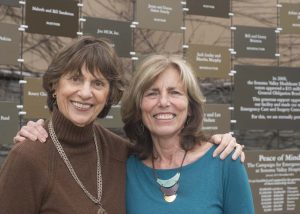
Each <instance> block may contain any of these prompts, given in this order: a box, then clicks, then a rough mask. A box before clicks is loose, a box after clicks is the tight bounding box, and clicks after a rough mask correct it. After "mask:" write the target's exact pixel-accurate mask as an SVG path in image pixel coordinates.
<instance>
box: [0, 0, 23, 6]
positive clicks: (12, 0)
mask: <svg viewBox="0 0 300 214" xmlns="http://www.w3.org/2000/svg"><path fill="white" fill-rule="evenodd" d="M1 4H3V5H7V6H11V7H20V4H19V0H0V5H1Z"/></svg>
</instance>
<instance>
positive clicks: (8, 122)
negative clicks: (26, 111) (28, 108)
mask: <svg viewBox="0 0 300 214" xmlns="http://www.w3.org/2000/svg"><path fill="white" fill-rule="evenodd" d="M0 109H1V111H0V133H1V140H0V144H9V143H12V142H13V137H14V136H15V135H16V133H17V131H18V129H19V116H18V109H17V103H14V102H0Z"/></svg>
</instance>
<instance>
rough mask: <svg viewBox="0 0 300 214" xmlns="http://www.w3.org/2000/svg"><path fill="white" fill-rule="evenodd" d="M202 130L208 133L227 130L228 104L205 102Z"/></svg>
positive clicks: (228, 118)
mask: <svg viewBox="0 0 300 214" xmlns="http://www.w3.org/2000/svg"><path fill="white" fill-rule="evenodd" d="M202 130H203V131H204V132H205V133H207V134H209V135H213V134H218V133H227V132H229V131H230V111H229V104H205V106H204V118H203V127H202Z"/></svg>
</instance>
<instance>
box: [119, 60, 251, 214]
mask: <svg viewBox="0 0 300 214" xmlns="http://www.w3.org/2000/svg"><path fill="white" fill-rule="evenodd" d="M203 100H204V99H203V96H202V94H201V91H200V88H199V86H198V82H197V79H196V77H195V76H194V75H193V71H192V70H191V68H190V67H189V66H188V65H187V64H186V63H185V62H184V60H183V59H181V58H180V57H178V56H164V55H153V56H150V57H148V58H146V59H145V61H143V62H142V63H141V65H140V67H139V69H138V70H137V71H136V72H135V74H134V77H133V80H132V82H131V84H130V87H129V89H128V90H126V92H125V94H124V96H123V99H122V107H121V113H122V118H123V121H124V130H125V132H126V134H127V136H128V137H129V138H130V140H132V141H133V142H134V143H135V144H134V148H135V154H134V155H131V156H130V157H129V159H128V160H127V181H126V185H127V187H126V195H127V197H126V209H127V211H126V213H127V214H139V213H143V214H148V213H149V214H151V213H177V214H185V213H206V214H230V213H243V214H252V213H254V211H253V209H254V208H253V202H252V196H251V190H250V185H249V183H248V178H247V173H246V170H245V168H244V166H243V165H242V164H241V163H239V162H234V161H232V160H231V159H228V158H227V159H226V160H225V161H220V159H216V158H215V159H214V158H213V157H212V156H211V154H212V151H213V149H214V146H213V145H212V144H211V143H210V142H209V140H208V139H209V138H208V137H206V136H205V135H204V134H203V133H202V130H201V128H202V121H203ZM137 201H139V202H140V203H136V202H137Z"/></svg>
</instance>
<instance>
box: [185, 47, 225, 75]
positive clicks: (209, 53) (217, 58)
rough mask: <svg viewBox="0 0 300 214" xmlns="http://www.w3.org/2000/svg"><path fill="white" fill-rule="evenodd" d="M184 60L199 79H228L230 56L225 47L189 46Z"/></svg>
mask: <svg viewBox="0 0 300 214" xmlns="http://www.w3.org/2000/svg"><path fill="white" fill-rule="evenodd" d="M186 60H187V62H188V63H189V64H190V65H191V66H192V67H193V69H194V71H195V73H196V75H197V77H199V78H206V77H211V78H228V77H229V76H228V73H229V71H230V54H229V51H228V48H226V47H218V46H211V45H195V44H190V45H189V48H188V50H187V53H186Z"/></svg>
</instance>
